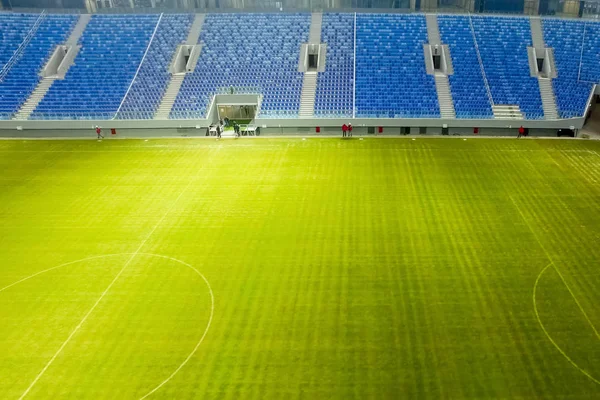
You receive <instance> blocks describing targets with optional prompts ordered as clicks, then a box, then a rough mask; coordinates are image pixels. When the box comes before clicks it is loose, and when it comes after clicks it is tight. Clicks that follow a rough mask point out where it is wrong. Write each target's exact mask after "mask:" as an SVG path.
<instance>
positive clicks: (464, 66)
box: [437, 15, 494, 118]
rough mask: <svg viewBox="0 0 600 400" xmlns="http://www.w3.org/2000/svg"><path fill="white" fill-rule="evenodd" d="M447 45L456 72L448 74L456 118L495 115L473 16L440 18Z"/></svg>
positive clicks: (443, 37)
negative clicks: (471, 22)
mask: <svg viewBox="0 0 600 400" xmlns="http://www.w3.org/2000/svg"><path fill="white" fill-rule="evenodd" d="M437 19H438V25H439V28H440V36H441V39H442V43H443V44H447V45H448V47H449V48H450V55H451V57H452V66H453V67H454V74H453V75H450V76H449V77H448V80H449V81H450V90H451V92H452V99H453V101H454V109H455V111H456V118H493V117H494V114H493V112H492V106H491V104H490V100H489V98H488V94H487V90H486V88H485V82H484V79H483V74H482V72H481V65H480V64H479V60H478V58H477V52H476V49H475V41H474V40H473V32H472V31H471V25H470V23H469V17H466V16H454V15H452V16H451V15H439V16H438V17H437Z"/></svg>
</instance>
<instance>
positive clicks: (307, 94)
mask: <svg viewBox="0 0 600 400" xmlns="http://www.w3.org/2000/svg"><path fill="white" fill-rule="evenodd" d="M316 94H317V73H316V72H305V73H304V79H303V81H302V94H301V95H300V111H299V113H298V114H299V116H300V117H303V118H311V117H313V116H314V115H315V97H316Z"/></svg>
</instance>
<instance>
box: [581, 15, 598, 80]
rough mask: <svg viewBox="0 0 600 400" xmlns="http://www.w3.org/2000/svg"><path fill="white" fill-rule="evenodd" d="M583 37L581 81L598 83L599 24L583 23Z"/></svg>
mask: <svg viewBox="0 0 600 400" xmlns="http://www.w3.org/2000/svg"><path fill="white" fill-rule="evenodd" d="M583 23H584V24H585V37H584V39H583V40H584V43H583V53H582V54H581V80H582V81H588V82H594V83H600V23H599V22H596V21H585V22H583Z"/></svg>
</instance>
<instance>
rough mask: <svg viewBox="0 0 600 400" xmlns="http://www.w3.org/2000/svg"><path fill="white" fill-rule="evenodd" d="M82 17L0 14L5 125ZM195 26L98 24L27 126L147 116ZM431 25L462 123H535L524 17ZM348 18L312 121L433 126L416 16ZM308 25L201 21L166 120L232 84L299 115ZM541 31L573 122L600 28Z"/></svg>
mask: <svg viewBox="0 0 600 400" xmlns="http://www.w3.org/2000/svg"><path fill="white" fill-rule="evenodd" d="M77 18H78V17H77V16H73V15H71V16H70V15H46V14H17V13H0V119H10V118H13V117H14V115H15V113H16V112H17V110H18V109H19V107H20V106H21V105H22V104H23V103H24V102H25V101H26V100H27V99H28V98H29V97H30V95H31V93H32V92H33V90H34V89H35V88H36V86H37V85H38V83H39V82H40V77H39V76H38V75H39V71H40V69H41V68H42V67H43V66H44V65H45V63H46V61H47V60H48V57H49V56H50V55H51V54H52V51H53V49H54V48H55V46H56V45H58V44H61V43H64V41H65V40H66V38H67V37H68V35H69V32H70V31H71V30H72V29H73V26H75V24H76V23H77ZM194 18H195V16H194V14H163V15H162V17H160V16H159V15H94V16H93V17H92V19H91V21H90V23H89V24H88V25H87V27H86V29H85V31H84V32H83V35H82V36H81V38H80V40H79V44H81V45H82V48H81V50H80V52H79V53H78V55H77V58H76V59H75V63H74V65H73V66H72V67H71V68H70V69H69V71H68V73H67V75H66V77H65V79H64V80H61V79H57V80H55V81H54V82H53V84H52V86H51V87H50V89H49V90H48V92H47V93H46V95H45V97H43V99H42V101H41V102H40V103H39V105H38V106H37V108H36V109H35V111H34V113H33V114H32V115H31V117H30V118H31V119H111V118H114V117H115V113H116V112H117V111H119V114H118V115H117V116H116V117H117V118H120V119H150V118H153V116H154V114H155V112H156V109H157V108H158V106H159V104H160V103H161V100H162V98H163V96H164V93H165V90H166V88H167V86H168V84H169V82H170V73H169V71H168V68H169V65H170V62H171V60H172V57H173V54H174V52H175V50H176V48H177V45H178V44H180V43H182V42H184V41H185V39H186V36H187V33H188V31H189V29H190V26H191V25H192V23H193V21H194ZM159 19H160V23H159V24H158V26H157V23H158V21H159ZM437 20H438V25H439V31H440V35H441V40H442V43H445V44H448V45H449V47H450V55H451V57H452V64H453V68H454V74H452V75H450V76H449V84H450V90H451V93H452V98H453V101H454V108H455V110H456V116H457V118H463V119H474V118H476V119H489V118H493V117H494V114H493V112H492V103H494V104H495V105H518V106H519V107H520V110H521V112H522V113H523V114H524V116H525V118H527V119H542V118H543V117H544V113H543V108H542V101H541V98H540V89H539V85H538V81H537V78H535V77H531V76H530V71H529V63H528V57H527V46H530V45H531V42H532V38H531V28H530V22H529V19H528V18H523V17H490V16H473V17H468V16H464V15H439V16H438V17H437ZM356 21H357V25H356V27H355V26H354V22H355V14H353V13H325V14H323V20H322V27H321V41H322V42H324V43H326V44H327V56H326V63H325V71H324V72H320V73H319V74H318V77H317V89H316V98H315V108H314V111H315V117H323V118H335V117H341V118H348V117H352V115H353V114H355V116H356V117H358V118H363V117H366V118H439V117H440V110H439V105H438V99H437V92H436V86H435V83H434V79H433V77H432V76H431V75H427V73H426V70H425V63H424V60H423V44H425V43H427V42H428V36H427V25H426V20H425V16H424V15H419V14H412V15H404V14H370V13H369V14H356ZM310 24H311V16H310V14H308V13H304V14H301V13H296V14H283V13H281V14H208V15H207V16H206V18H205V20H204V25H203V27H202V31H201V33H200V43H201V44H202V51H201V53H200V58H199V60H198V64H197V66H196V69H195V70H194V71H193V72H191V73H188V74H186V77H185V79H184V82H183V85H182V87H181V90H180V91H179V95H178V96H177V98H176V100H175V104H174V105H173V107H172V110H171V114H170V117H171V118H204V117H206V114H207V111H208V106H209V104H210V101H211V99H212V97H213V96H214V94H216V93H225V92H228V91H229V88H230V87H233V88H234V91H235V92H236V93H254V94H262V103H261V105H260V109H259V116H260V117H262V118H279V117H281V118H296V117H298V112H299V108H300V97H301V92H302V82H303V73H302V72H298V61H299V50H300V45H301V43H305V42H307V41H308V33H309V28H310ZM542 28H543V34H544V40H545V43H546V45H547V46H548V47H551V48H553V49H554V59H555V64H556V70H557V74H558V76H557V78H554V79H553V80H552V84H553V88H554V92H555V98H556V104H557V108H558V112H559V115H560V117H561V118H572V117H581V116H582V115H583V114H584V112H585V107H586V104H587V101H588V99H589V96H590V91H591V88H592V84H593V83H598V82H600V23H598V22H594V21H586V22H584V21H581V20H568V19H560V18H544V19H543V20H542ZM355 32H356V42H355ZM154 33H155V34H154ZM151 40H152V43H151ZM476 48H479V51H480V54H481V59H482V64H480V62H479V58H478V56H477V51H476ZM355 54H356V60H355V59H354V57H355ZM142 61H143V62H142ZM355 65H356V71H355V70H354V66H355ZM482 67H483V71H484V72H483V73H482ZM136 72H137V75H136ZM355 75H356V81H354V76H355ZM134 77H135V80H134ZM485 78H487V82H488V83H489V87H490V92H491V97H492V99H493V102H490V100H489V96H488V92H487V90H486V86H485ZM165 115H166V114H165Z"/></svg>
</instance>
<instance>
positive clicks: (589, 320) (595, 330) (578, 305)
mask: <svg viewBox="0 0 600 400" xmlns="http://www.w3.org/2000/svg"><path fill="white" fill-rule="evenodd" d="M508 197H509V198H510V201H511V202H512V203H513V205H514V206H515V208H516V209H517V211H518V212H519V215H520V216H521V219H523V221H524V222H525V225H527V227H528V228H529V231H530V232H531V233H532V234H533V237H534V238H535V240H536V241H537V243H538V245H539V246H540V247H541V248H542V250H543V251H544V253H545V254H546V257H547V258H548V261H550V265H551V266H552V268H554V270H555V271H556V273H557V274H558V276H559V277H560V280H561V281H562V283H563V284H564V285H565V287H566V288H567V290H568V291H569V293H570V294H571V297H572V298H573V300H575V304H577V307H579V311H581V313H582V314H583V316H584V317H585V319H586V321H587V323H588V324H589V325H590V327H591V328H592V330H593V331H594V334H595V335H596V337H597V338H598V340H600V334H599V333H598V330H597V329H596V327H595V326H594V324H593V323H592V320H591V319H590V317H589V316H588V315H587V313H586V312H585V310H584V309H583V307H582V306H581V303H579V300H577V297H575V293H573V291H572V290H571V287H570V286H569V285H568V284H567V281H566V280H565V278H564V277H563V275H562V274H561V272H560V270H559V269H558V268H557V267H556V264H555V263H554V260H553V259H552V257H550V253H548V250H546V248H545V247H544V245H543V244H542V242H541V240H540V238H539V237H538V235H537V233H536V232H535V231H534V230H533V227H532V226H531V224H530V223H529V221H527V218H525V215H523V212H522V211H521V208H520V207H519V205H518V204H517V202H516V201H515V200H514V199H513V197H512V196H510V195H509V196H508Z"/></svg>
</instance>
